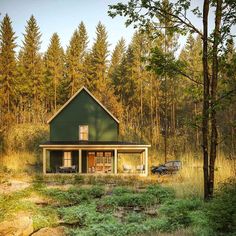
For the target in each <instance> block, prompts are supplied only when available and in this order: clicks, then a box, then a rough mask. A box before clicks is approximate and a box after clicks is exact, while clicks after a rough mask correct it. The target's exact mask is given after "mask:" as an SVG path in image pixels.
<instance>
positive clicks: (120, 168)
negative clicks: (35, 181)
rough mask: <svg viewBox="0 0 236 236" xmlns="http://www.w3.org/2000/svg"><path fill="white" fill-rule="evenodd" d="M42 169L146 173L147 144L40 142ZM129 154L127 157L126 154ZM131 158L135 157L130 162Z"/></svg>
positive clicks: (67, 171)
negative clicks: (60, 143) (62, 143)
mask: <svg viewBox="0 0 236 236" xmlns="http://www.w3.org/2000/svg"><path fill="white" fill-rule="evenodd" d="M40 146H41V147H42V148H43V173H44V174H50V173H79V174H115V175H116V174H122V173H125V174H138V175H145V176H148V169H149V167H148V147H149V146H150V145H135V144H132V145H131V144H123V145H105V144H104V145H97V144H96V145H94V144H83V145H82V144H80V145H59V144H46V143H45V144H42V145H40ZM127 156H128V157H129V158H128V159H126V157H127ZM130 160H134V161H133V162H132V161H130Z"/></svg>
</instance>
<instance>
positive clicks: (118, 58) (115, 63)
mask: <svg viewBox="0 0 236 236" xmlns="http://www.w3.org/2000/svg"><path fill="white" fill-rule="evenodd" d="M124 54H125V40H124V38H121V39H120V40H119V41H118V43H117V45H116V46H115V49H114V50H113V52H112V55H111V62H110V67H109V71H108V76H109V79H111V80H113V77H115V74H116V73H117V70H118V67H119V66H120V64H121V62H122V58H123V56H124Z"/></svg>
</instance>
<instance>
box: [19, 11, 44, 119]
mask: <svg viewBox="0 0 236 236" xmlns="http://www.w3.org/2000/svg"><path fill="white" fill-rule="evenodd" d="M25 31H26V32H25V34H24V41H23V47H22V60H21V61H20V62H21V63H22V65H20V66H21V67H22V70H21V72H22V75H21V76H20V77H21V79H23V81H22V82H23V83H25V86H24V88H23V89H24V90H23V91H21V92H22V94H24V101H25V102H27V103H29V105H28V109H29V111H31V114H32V117H31V118H30V115H29V121H30V120H31V119H33V121H34V122H38V121H39V120H40V112H39V111H40V110H41V104H40V99H41V98H42V92H43V81H42V79H43V62H42V58H41V54H40V53H39V50H40V44H41V42H40V37H41V33H40V31H39V27H38V25H37V22H36V20H35V18H34V16H33V15H32V16H31V17H30V19H29V20H28V21H27V26H26V27H25Z"/></svg>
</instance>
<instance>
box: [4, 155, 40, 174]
mask: <svg viewBox="0 0 236 236" xmlns="http://www.w3.org/2000/svg"><path fill="white" fill-rule="evenodd" d="M40 162H41V158H40V157H39V156H38V155H36V154H34V153H30V152H12V153H7V154H5V155H3V156H2V157H1V162H0V163H1V168H2V169H3V170H5V171H6V172H14V173H22V172H27V173H29V174H33V173H35V172H38V171H39V169H40V168H39V166H40Z"/></svg>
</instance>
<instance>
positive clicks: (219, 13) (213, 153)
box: [209, 0, 222, 197]
mask: <svg viewBox="0 0 236 236" xmlns="http://www.w3.org/2000/svg"><path fill="white" fill-rule="evenodd" d="M221 16H222V0H217V5H216V13H215V30H214V42H213V50H212V57H213V58H212V81H211V149H210V166H209V171H210V173H209V197H212V196H213V191H214V177H215V175H214V174H215V171H214V168H215V160H216V152H217V150H216V149H217V121H216V96H217V82H218V70H219V68H218V45H219V41H220V23H221Z"/></svg>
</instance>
